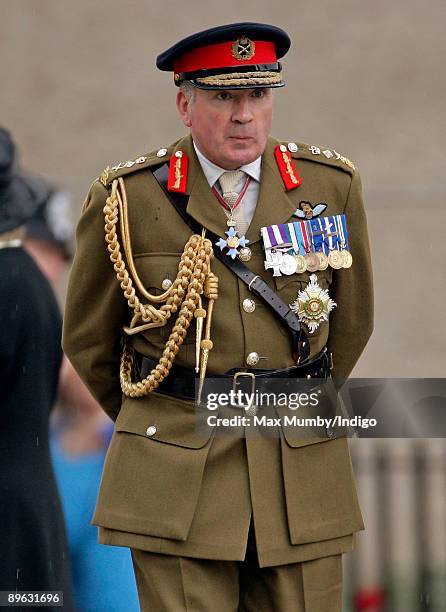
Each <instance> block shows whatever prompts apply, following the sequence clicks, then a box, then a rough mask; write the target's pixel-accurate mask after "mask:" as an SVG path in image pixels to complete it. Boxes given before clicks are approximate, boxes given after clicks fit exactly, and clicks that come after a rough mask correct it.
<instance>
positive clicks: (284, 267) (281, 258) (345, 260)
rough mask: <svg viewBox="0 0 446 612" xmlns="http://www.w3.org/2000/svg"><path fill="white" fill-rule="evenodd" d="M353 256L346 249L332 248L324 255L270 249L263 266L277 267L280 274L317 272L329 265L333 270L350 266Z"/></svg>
mask: <svg viewBox="0 0 446 612" xmlns="http://www.w3.org/2000/svg"><path fill="white" fill-rule="evenodd" d="M352 263H353V258H352V255H351V253H350V251H347V250H346V249H340V250H338V249H333V250H332V251H330V252H329V254H328V255H326V254H325V253H324V252H322V251H316V252H315V253H306V254H305V255H299V254H294V255H291V254H290V253H287V252H284V251H280V250H277V249H271V250H270V253H269V256H268V258H267V260H266V261H265V268H267V269H268V268H271V267H275V268H276V267H277V268H278V269H279V270H280V272H281V273H282V274H295V273H298V274H302V272H306V271H307V270H308V272H318V271H320V270H326V269H327V268H328V266H331V267H332V268H334V269H335V270H339V269H340V268H350V266H351V265H352Z"/></svg>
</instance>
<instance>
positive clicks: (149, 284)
mask: <svg viewBox="0 0 446 612" xmlns="http://www.w3.org/2000/svg"><path fill="white" fill-rule="evenodd" d="M181 255H182V253H142V254H140V255H135V267H136V271H137V273H138V276H139V278H140V280H141V282H142V284H143V286H144V288H145V289H146V290H147V291H148V292H149V293H151V294H152V295H161V294H163V293H165V292H166V290H167V289H168V288H169V287H170V286H171V285H172V284H173V282H174V281H175V279H176V277H177V274H178V266H179V263H180V258H181ZM186 291H187V288H186ZM140 299H142V302H143V303H144V304H146V303H149V304H151V305H152V306H154V307H155V308H157V309H160V308H161V306H162V305H163V304H165V301H163V302H159V303H153V302H151V301H150V300H147V299H146V298H142V296H140ZM180 308H181V306H180V307H179V308H178V310H177V311H176V312H175V313H173V314H172V315H171V316H170V317H169V318H168V319H167V323H166V325H163V326H162V327H154V328H151V329H147V330H145V331H143V332H141V333H142V335H143V336H144V337H145V338H146V340H148V341H149V342H150V343H151V344H154V345H155V346H157V347H158V348H164V346H165V344H166V342H167V340H168V339H169V336H170V334H171V332H172V329H173V327H174V325H175V323H176V319H177V316H178V313H179V311H180ZM195 330H196V325H195V319H194V318H193V319H192V321H191V323H190V325H189V328H188V330H187V334H186V337H185V339H184V342H183V343H184V344H192V343H194V342H195Z"/></svg>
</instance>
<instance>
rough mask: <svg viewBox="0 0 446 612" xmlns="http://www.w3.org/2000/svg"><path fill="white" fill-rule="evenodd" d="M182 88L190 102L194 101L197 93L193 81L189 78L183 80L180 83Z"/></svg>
mask: <svg viewBox="0 0 446 612" xmlns="http://www.w3.org/2000/svg"><path fill="white" fill-rule="evenodd" d="M180 90H181V91H182V92H183V93H184V95H185V96H186V98H187V101H188V102H189V103H191V102H194V100H195V94H196V88H195V87H194V85H193V84H192V83H191V81H188V80H187V79H185V80H184V81H182V82H181V84H180Z"/></svg>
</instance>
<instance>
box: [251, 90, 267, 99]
mask: <svg viewBox="0 0 446 612" xmlns="http://www.w3.org/2000/svg"><path fill="white" fill-rule="evenodd" d="M264 95H265V92H264V91H263V89H255V90H254V91H253V92H252V97H253V98H263V96H264Z"/></svg>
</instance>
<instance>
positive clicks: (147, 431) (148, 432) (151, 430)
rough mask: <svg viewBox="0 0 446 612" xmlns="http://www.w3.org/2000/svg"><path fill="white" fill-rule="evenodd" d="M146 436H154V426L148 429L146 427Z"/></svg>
mask: <svg viewBox="0 0 446 612" xmlns="http://www.w3.org/2000/svg"><path fill="white" fill-rule="evenodd" d="M146 434H147V435H148V436H154V435H155V434H156V427H155V425H150V426H149V427H147V429H146Z"/></svg>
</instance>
